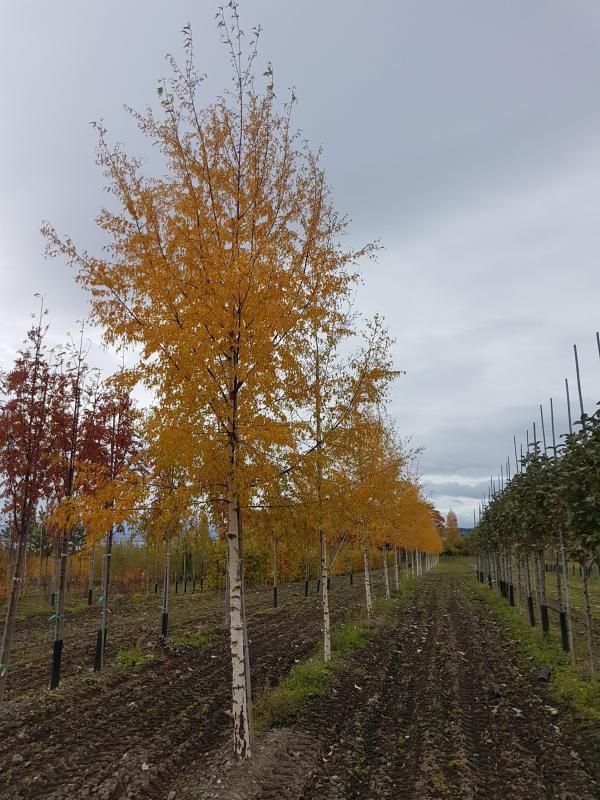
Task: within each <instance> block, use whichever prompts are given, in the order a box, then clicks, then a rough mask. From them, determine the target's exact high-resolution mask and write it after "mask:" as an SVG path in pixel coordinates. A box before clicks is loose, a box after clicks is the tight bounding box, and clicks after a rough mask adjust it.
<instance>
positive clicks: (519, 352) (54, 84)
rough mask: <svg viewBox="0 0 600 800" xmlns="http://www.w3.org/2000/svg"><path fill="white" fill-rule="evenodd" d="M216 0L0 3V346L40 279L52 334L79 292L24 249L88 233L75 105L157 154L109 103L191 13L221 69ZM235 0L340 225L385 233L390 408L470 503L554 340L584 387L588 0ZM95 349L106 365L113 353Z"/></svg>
mask: <svg viewBox="0 0 600 800" xmlns="http://www.w3.org/2000/svg"><path fill="white" fill-rule="evenodd" d="M216 5H217V4H216V3H215V4H211V3H204V4H202V3H201V4H198V3H197V2H192V0H178V2H177V3H161V2H158V0H147V2H145V3H143V6H142V4H141V3H126V4H124V3H122V2H118V1H117V0H105V2H103V3H100V4H89V3H81V2H78V0H63V1H62V2H61V3H58V4H57V3H46V4H44V3H35V2H32V0H23V1H22V2H16V0H9V2H8V3H6V4H5V8H3V24H2V27H1V30H0V67H1V68H2V73H3V74H4V75H12V76H14V77H13V78H12V79H11V80H8V81H6V85H5V87H4V89H5V92H4V98H3V99H4V104H3V108H4V111H5V114H4V117H3V125H2V128H1V130H0V174H1V176H2V180H1V181H0V220H2V231H1V235H0V277H1V280H2V283H1V286H2V293H1V296H0V309H1V312H2V313H0V366H6V364H7V363H9V361H10V359H11V358H12V355H13V354H14V350H15V349H16V347H17V346H18V345H19V343H20V341H21V339H22V336H23V333H24V330H25V327H26V326H27V324H28V319H29V317H28V314H29V312H30V311H31V310H32V308H34V307H35V301H34V299H33V293H34V292H36V291H41V292H44V293H46V295H47V304H48V306H49V307H50V309H51V312H52V329H51V330H52V336H53V337H54V339H55V340H57V341H59V340H62V339H64V334H65V332H66V330H67V329H68V328H73V327H75V326H74V323H75V320H76V319H79V318H81V317H82V316H83V315H84V314H85V313H86V309H87V298H86V297H85V295H84V294H83V293H82V292H81V291H80V289H79V287H77V286H76V285H75V283H74V280H73V275H72V274H71V273H70V271H69V270H68V269H67V268H66V267H65V266H64V265H63V264H61V263H60V262H46V261H44V260H43V258H42V249H43V243H42V241H41V238H40V236H39V233H38V229H39V225H40V223H41V221H42V220H43V219H50V220H51V221H52V222H53V223H54V224H55V225H56V227H57V229H58V230H59V231H61V232H68V233H70V234H71V235H72V236H73V237H74V238H75V240H76V241H77V242H79V243H81V244H82V245H84V246H86V247H88V248H89V249H90V250H92V251H93V250H95V249H97V248H98V247H100V246H101V244H102V240H101V238H100V236H99V235H98V233H97V231H96V229H95V227H94V224H93V220H94V217H95V216H96V214H97V212H98V210H99V207H100V206H101V205H102V203H103V202H105V200H106V195H104V194H103V192H102V186H103V179H102V176H101V175H100V174H99V171H98V169H97V168H96V167H95V165H94V163H93V161H94V144H95V139H94V135H93V132H92V130H91V129H90V127H89V122H90V121H91V120H94V119H99V118H100V117H103V118H104V121H105V123H106V125H107V127H108V128H109V130H110V132H111V136H112V137H113V139H116V140H119V141H123V142H125V143H126V144H127V146H128V147H130V148H131V149H132V150H133V151H135V152H141V153H142V154H143V155H144V156H146V157H147V158H149V159H150V163H149V168H150V169H154V168H155V165H156V162H155V160H154V159H155V156H154V155H153V154H152V152H150V151H149V150H148V148H147V147H146V146H145V144H144V143H143V142H142V141H141V140H140V138H139V137H138V135H137V133H136V131H135V126H134V125H133V124H132V122H131V120H130V119H129V118H128V117H127V115H126V114H125V113H124V112H123V110H122V105H123V103H128V104H130V105H132V106H134V107H137V108H144V107H145V105H146V104H148V103H153V102H154V100H155V86H156V80H157V79H158V78H160V77H162V76H164V75H166V74H167V66H166V64H165V61H164V54H165V53H166V52H173V53H175V54H176V55H178V54H179V55H180V54H181V36H180V30H181V27H182V26H183V24H185V22H187V21H188V20H189V21H191V23H192V26H193V28H194V31H195V39H196V53H197V58H198V62H199V65H200V68H201V69H202V70H205V71H206V72H207V73H208V81H207V84H206V88H205V91H206V98H207V99H211V98H212V97H214V95H215V93H216V92H218V91H221V90H222V89H223V88H224V87H225V86H226V84H227V81H228V64H227V58H226V54H225V53H224V51H223V48H222V47H221V45H220V44H219V41H218V35H217V32H216V29H215V26H214V19H213V14H214V11H215V9H216ZM142 7H143V13H140V10H141V9H142ZM241 11H242V18H243V21H244V24H245V26H246V28H247V29H249V28H250V27H251V26H252V25H253V24H255V23H257V22H261V23H262V24H263V28H264V34H263V42H262V46H261V50H260V56H259V62H258V72H259V73H260V72H261V71H262V65H263V64H264V63H265V62H266V60H271V61H272V62H273V64H274V67H275V81H276V91H277V93H278V95H279V96H280V97H281V98H283V97H284V96H285V95H286V91H287V87H289V86H292V85H293V86H295V90H296V94H297V95H298V97H299V104H298V107H297V110H296V118H295V119H296V122H297V124H298V125H299V126H300V127H302V129H303V131H304V132H305V134H306V136H307V137H308V138H309V139H310V140H311V141H312V142H313V143H314V144H315V145H319V144H321V143H322V144H323V146H324V151H323V164H324V166H325V168H326V171H327V175H328V178H329V180H330V182H331V184H332V186H333V189H334V192H335V199H336V204H337V205H338V206H339V208H340V209H341V210H343V211H346V212H348V213H349V215H350V216H351V217H352V220H353V223H352V226H351V229H350V231H351V240H352V241H353V242H354V243H361V242H363V241H365V240H371V239H375V238H381V240H382V242H383V243H384V245H385V247H386V250H385V251H384V252H383V253H382V255H381V257H380V260H379V263H378V264H376V265H368V266H366V267H365V270H364V274H365V284H364V287H362V288H361V289H360V290H359V292H358V301H359V305H360V307H361V308H362V309H363V310H364V311H365V313H367V314H371V313H374V312H375V311H381V312H383V313H384V314H385V316H386V318H387V321H388V324H389V326H390V330H391V333H392V334H393V335H394V336H395V337H396V340H397V343H396V345H395V349H394V358H395V362H396V363H397V365H398V367H400V368H402V369H406V371H407V375H406V376H405V377H402V379H401V380H399V381H398V383H397V385H396V386H395V388H394V390H393V393H392V410H393V413H394V415H395V417H396V418H397V419H398V422H399V427H400V429H401V431H402V432H404V433H406V434H411V435H412V437H413V443H414V444H415V445H424V446H425V451H424V453H423V455H422V457H421V470H422V472H423V473H424V474H425V475H428V474H429V475H432V474H436V475H437V477H436V482H435V483H431V484H430V485H429V486H428V488H429V490H430V491H431V492H432V493H433V496H434V499H435V501H436V502H437V503H438V504H439V506H440V509H441V510H442V512H443V513H445V512H446V511H447V509H448V507H449V506H450V505H452V507H454V508H455V510H456V511H457V513H458V514H459V519H460V521H461V524H469V523H470V520H472V509H473V507H475V506H476V498H474V497H473V488H472V485H471V484H470V483H468V482H467V483H464V484H463V483H461V481H460V480H458V479H457V477H456V476H458V478H460V476H463V477H464V478H465V480H466V479H467V478H471V477H473V476H475V477H477V476H487V474H489V473H491V472H493V473H496V472H497V471H498V470H499V466H500V463H501V462H503V461H504V460H505V459H506V457H507V456H509V455H510V456H512V449H511V448H512V435H513V433H517V434H518V435H519V436H520V437H521V438H522V439H523V438H524V436H525V429H526V428H527V427H531V423H532V420H533V419H534V418H537V415H538V413H539V412H538V404H539V403H540V402H544V403H546V404H547V402H548V398H549V396H550V395H552V396H553V397H555V398H557V400H558V402H557V411H558V419H557V422H558V427H559V429H560V430H564V429H565V428H566V421H565V408H564V397H563V378H564V377H565V376H568V377H569V379H570V380H571V382H572V385H573V386H574V374H573V362H572V351H571V346H572V344H573V342H577V343H578V344H580V346H581V358H582V368H583V379H584V392H585V402H586V407H588V408H591V407H592V406H593V404H594V403H595V401H596V399H597V398H598V397H599V396H600V363H599V361H598V355H597V352H596V351H595V342H594V339H593V333H594V331H595V330H596V329H598V327H600V319H599V315H598V311H597V308H598V296H599V294H600V270H598V266H597V265H598V253H599V252H600V226H598V218H599V216H600V155H599V154H598V151H597V145H596V143H597V141H598V138H599V136H600V105H599V104H598V102H597V87H598V81H599V78H600V46H599V45H600V6H598V5H597V4H594V3H577V4H565V3H560V2H554V0H551V2H548V0H532V2H529V3H522V2H518V0H505V2H502V3H481V2H479V0H460V1H459V0H450V2H447V3H439V2H438V0H422V2H419V3H414V2H408V1H407V0H401V2H396V0H381V2H379V3H377V4H370V5H366V4H365V3H363V2H359V0H351V1H350V2H349V1H348V0H331V2H327V3H321V2H317V0H308V1H307V2H304V3H292V2H291V1H289V2H280V3H272V2H270V1H268V0H245V2H243V3H242V9H241ZM24 42H26V46H27V56H26V58H25V57H24V56H23V49H24V48H23V43H24ZM15 66H16V69H15ZM95 338H96V339H98V336H95ZM94 354H95V355H94V358H96V359H97V361H98V363H100V364H101V365H102V366H103V368H104V369H105V370H109V369H111V368H112V367H114V365H115V363H116V359H115V356H114V354H112V353H110V352H105V351H103V350H102V349H101V348H100V347H99V345H95V348H94ZM440 476H441V477H440ZM444 476H446V479H445V480H444ZM450 476H453V477H450Z"/></svg>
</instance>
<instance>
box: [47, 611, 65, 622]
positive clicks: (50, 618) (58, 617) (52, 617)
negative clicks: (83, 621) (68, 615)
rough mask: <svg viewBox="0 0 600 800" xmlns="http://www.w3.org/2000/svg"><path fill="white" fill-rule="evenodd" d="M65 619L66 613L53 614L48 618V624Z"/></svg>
mask: <svg viewBox="0 0 600 800" xmlns="http://www.w3.org/2000/svg"><path fill="white" fill-rule="evenodd" d="M63 617H64V613H63V614H51V615H50V616H49V617H48V622H52V620H55V619H62V618H63Z"/></svg>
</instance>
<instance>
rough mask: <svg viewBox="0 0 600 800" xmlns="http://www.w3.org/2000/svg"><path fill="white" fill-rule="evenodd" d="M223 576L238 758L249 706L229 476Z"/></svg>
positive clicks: (246, 752) (244, 754)
mask: <svg viewBox="0 0 600 800" xmlns="http://www.w3.org/2000/svg"><path fill="white" fill-rule="evenodd" d="M227 506H228V517H229V519H228V529H227V555H228V558H227V576H228V579H229V580H228V584H229V587H228V588H229V592H228V594H229V633H230V647H231V667H232V713H233V746H234V752H235V754H236V755H237V757H238V758H240V759H246V758H250V756H251V749H252V748H251V740H250V737H251V730H250V707H249V701H250V698H249V693H248V686H247V679H248V675H247V663H248V661H247V658H246V634H245V627H246V620H245V619H244V601H243V594H244V587H243V583H242V548H241V537H240V528H239V514H238V506H239V503H238V498H237V495H236V492H235V490H234V487H233V479H230V482H229V487H228V500H227Z"/></svg>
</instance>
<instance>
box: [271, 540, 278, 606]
mask: <svg viewBox="0 0 600 800" xmlns="http://www.w3.org/2000/svg"><path fill="white" fill-rule="evenodd" d="M272 539H273V608H277V539H276V538H275V536H273V537H272Z"/></svg>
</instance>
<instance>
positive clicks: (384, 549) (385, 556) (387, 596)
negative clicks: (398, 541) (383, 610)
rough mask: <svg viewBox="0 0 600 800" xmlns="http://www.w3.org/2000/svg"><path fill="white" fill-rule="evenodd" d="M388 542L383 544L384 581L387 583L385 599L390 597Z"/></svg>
mask: <svg viewBox="0 0 600 800" xmlns="http://www.w3.org/2000/svg"><path fill="white" fill-rule="evenodd" d="M387 553H388V551H387V544H384V545H383V581H384V584H385V599H386V600H389V599H390V596H391V595H390V578H389V575H388V558H387Z"/></svg>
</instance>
